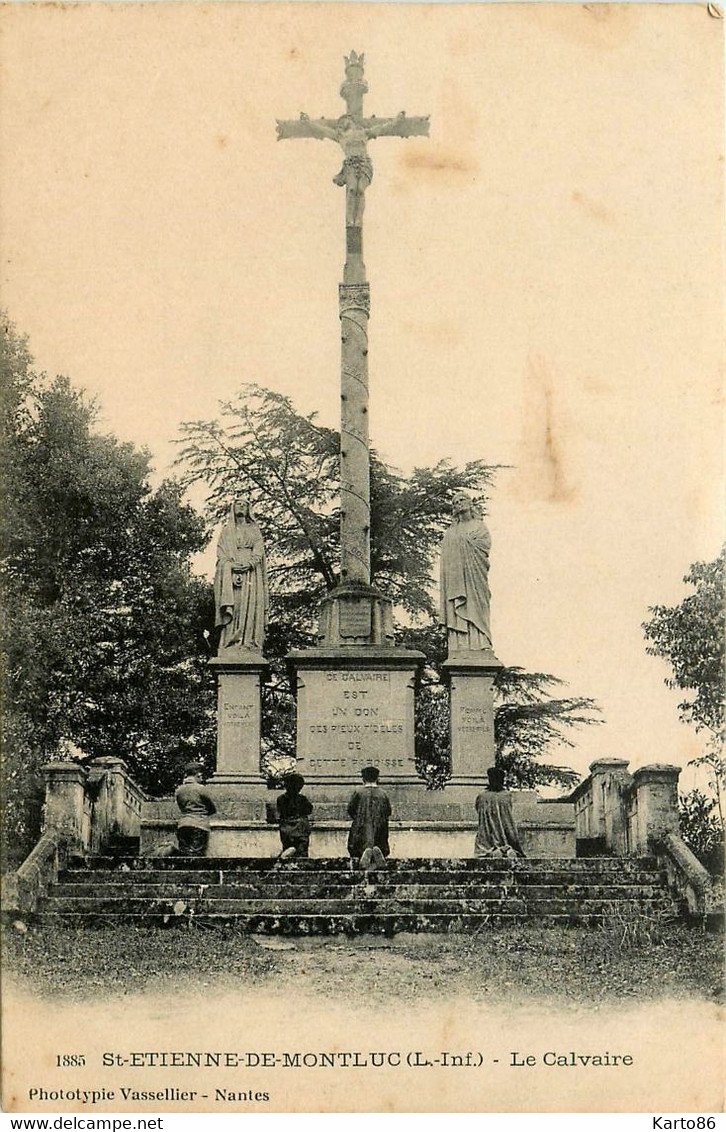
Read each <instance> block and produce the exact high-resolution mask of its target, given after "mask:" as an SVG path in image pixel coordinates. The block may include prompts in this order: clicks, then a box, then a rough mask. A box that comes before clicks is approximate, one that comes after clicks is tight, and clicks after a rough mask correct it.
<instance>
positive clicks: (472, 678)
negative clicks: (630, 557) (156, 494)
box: [210, 51, 574, 857]
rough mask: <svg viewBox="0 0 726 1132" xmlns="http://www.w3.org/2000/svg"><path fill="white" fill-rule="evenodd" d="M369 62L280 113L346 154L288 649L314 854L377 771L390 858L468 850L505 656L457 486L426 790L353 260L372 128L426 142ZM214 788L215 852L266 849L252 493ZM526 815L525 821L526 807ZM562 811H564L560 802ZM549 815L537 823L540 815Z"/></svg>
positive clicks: (554, 823)
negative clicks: (309, 553) (435, 775)
mask: <svg viewBox="0 0 726 1132" xmlns="http://www.w3.org/2000/svg"><path fill="white" fill-rule="evenodd" d="M367 92H368V84H367V82H366V80H365V77H364V56H363V55H358V54H357V53H356V52H355V51H352V52H351V53H350V55H349V56H348V57H347V58H346V59H345V79H344V81H343V85H342V87H341V90H340V94H341V97H342V98H343V100H344V102H345V113H343V114H342V115H341V116H340V117H338V118H317V119H313V118H310V117H309V116H308V115H307V114H304V113H301V114H300V116H299V118H297V119H293V120H283V121H278V123H277V136H278V139H279V140H296V139H300V138H306V139H310V138H316V139H319V140H324V141H331V142H333V143H335V144H336V145H338V146H339V147H340V149H341V150H342V158H343V161H342V166H341V168H340V170H339V172H338V173H337V174H336V175H335V176H334V177H333V183H334V184H335V185H337V186H340V187H341V188H343V189H344V190H345V264H344V267H343V279H342V282H341V283H340V284H339V288H338V314H339V318H340V334H341V354H340V357H341V363H340V399H341V430H340V436H341V441H340V547H341V550H340V555H341V560H340V581H339V584H338V585H337V587H336V588H335V589H334V590H333V591H332V592H331V593H330V594H328V596H327V597H326V598H325V599H324V600H323V602H322V608H321V609H320V616H319V623H318V630H317V640H316V643H315V646H314V647H311V648H307V649H300V650H296V651H294V652H292V653H290V654H289V656H288V658H287V663H288V669H289V674H290V680H291V685H292V687H293V689H294V691H295V695H296V703H297V726H296V758H297V770H298V771H299V772H301V773H302V774H303V775H304V776H305V779H306V782H307V786H306V790H308V791H309V793H310V795H311V797H312V799H313V800H314V804H315V834H314V837H313V843H312V851H313V855H324V854H325V852H326V851H327V853H328V854H329V855H332V854H334V853H337V852H341V851H344V850H342V848H341V847H342V846H343V845H344V837H343V831H344V829H345V827H346V825H347V815H346V804H347V801H348V799H349V797H350V792H351V788H352V787H353V786H355V785H358V783H359V782H360V774H361V770H362V768H363V767H364V766H367V765H371V764H373V765H375V766H377V767H379V769H380V772H381V775H382V778H383V780H384V782H385V786H386V791H387V793H388V794H389V796H390V798H391V801H392V803H393V808H394V819H395V820H394V826H395V825H396V824H398V827H399V828H398V832H397V833H396V832H394V834H393V836H394V850H393V851H394V853H395V852H399V853H401V852H404V853H407V854H408V855H409V856H412V855H416V854H419V855H421V854H427V855H429V854H432V853H437V854H438V855H439V856H449V855H450V856H459V857H461V856H469V855H471V853H472V852H473V832H472V831H473V827H474V825H475V811H474V800H475V798H476V794H477V793H478V792H479V790H481V789H482V787H483V786H484V784H485V783H486V780H487V774H486V772H487V769H488V768H490V767H491V766H493V764H494V760H495V741H494V698H493V685H494V679H495V677H496V673H497V670H498V669H499V668H501V663H500V661H499V660H498V659H497V657H496V656H495V654H494V651H493V648H492V635H491V626H490V612H489V610H490V590H489V577H488V575H489V552H490V549H491V538H490V535H489V531H488V530H487V527H486V525H485V524H484V522H483V520H482V519H481V518H480V517H479V516H478V515H477V514H476V513H475V511H474V508H473V506H472V502H471V500H470V499H469V498H468V497H467V496H466V495H465V494H464V493H460V494H458V495H456V496H455V497H454V499H453V501H452V524H451V527H450V528H449V530H448V531H447V532H446V534H445V536H444V538H443V541H442V544H441V621H442V623H443V624H444V625H445V626H446V631H447V638H448V659H447V660H446V662H445V664H444V676H445V679H446V680H447V682H448V685H449V693H450V707H451V712H450V717H451V724H450V741H451V778H450V780H449V782H448V783H447V785H446V789H445V790H444V791H427V790H426V785H425V783H424V781H423V780H422V779H421V778H420V777H419V775H418V773H417V771H416V761H415V696H416V687H417V683H418V680H419V675H420V671H421V668H422V667H423V664H424V662H425V657H424V655H423V653H420V652H416V651H413V650H410V649H405V648H400V647H397V646H396V644H395V640H394V631H393V609H392V602H391V600H390V599H389V598H388V597H386V595H385V594H382V593H380V592H379V591H378V590H377V589H376V588H375V587H374V586H373V585H372V584H371V568H370V534H371V530H370V523H371V517H370V445H369V430H368V399H369V386H368V323H369V317H370V309H371V302H370V287H369V284H368V281H367V278H366V267H365V263H364V259H363V217H364V213H365V198H366V193H367V191H368V189H369V188H370V186H371V183H372V180H373V163H372V160H371V157H370V154H369V152H368V146H369V143H370V142H372V141H373V140H375V139H376V138H381V137H395V138H410V137H426V136H428V133H429V119H428V117H408V115H407V114H406V113H404V112H401V113H399V114H397V115H396V116H395V117H392V118H379V117H376V116H375V115H370V116H367V115H366V114H365V113H364V110H363V100H364V96H365V95H366V94H367ZM214 589H215V608H216V625H217V628H218V629H219V633H220V637H219V647H218V651H217V655H216V656H215V657H214V658H213V659H212V660H211V661H210V665H211V667H212V669H213V670H214V672H215V675H216V678H217V688H218V712H217V767H216V773H215V775H214V778H213V779H212V782H211V784H210V788H211V789H213V790H215V791H217V792H218V818H217V819H216V821H215V823H213V826H216V829H215V828H213V833H212V843H213V851H214V852H216V853H222V852H226V853H227V854H229V855H234V854H237V853H241V854H242V855H254V854H255V853H256V852H270V851H271V849H272V843H271V840H270V835H272V832H273V831H272V830H270V829H264V814H265V803H266V802H268V801H269V799H270V797H271V795H270V793H269V791H268V790H267V784H266V782H265V781H264V780H263V778H262V776H261V773H260V736H261V722H262V716H261V685H262V683H263V682H264V681H266V680H267V679H268V676H269V666H268V664H267V662H266V660H265V657H264V655H263V646H264V632H265V624H266V618H267V578H266V569H265V554H264V545H263V540H262V535H261V532H260V530H259V528H258V526H257V524H256V523H255V520H254V516H253V514H252V511H251V508H250V504H249V500H247V499H246V498H241V499H238V500H235V501H234V502H232V503H231V507H230V512H229V516H228V519H227V521H226V523H225V524H224V526H223V528H222V531H221V534H220V537H219V542H218V547H217V568H216V573H215V585H214ZM516 793H517V806H518V814H517V816H518V820H520V822H521V821H523V820H524V822H525V824H526V822H527V820H528V819H529V820H530V826H531V828H532V829H534V827H535V826H537V825H539V826H540V827H542V823H543V820H544V818H545V816H546V815H545V813H544V811H545V810H551V812H550V813H549V834H548V843H549V847H550V850H551V851H554V852H555V853H565V854H567V853H570V852H574V813H573V812H572V807H568V806H564V805H562V804H559V805H553V806H546V805H545V806H543V805H542V804H538V799H537V796H536V794H535V793H534V792H533V791H519V792H516ZM535 810H536V811H537V813H536V815H535V813H534V811H535ZM566 811H567V812H566ZM544 824H545V825H547V821H545V823H544Z"/></svg>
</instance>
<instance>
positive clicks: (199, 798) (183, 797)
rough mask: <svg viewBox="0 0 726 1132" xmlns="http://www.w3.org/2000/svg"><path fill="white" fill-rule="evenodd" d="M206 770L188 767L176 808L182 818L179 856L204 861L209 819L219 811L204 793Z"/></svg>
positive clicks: (178, 838) (188, 765)
mask: <svg viewBox="0 0 726 1132" xmlns="http://www.w3.org/2000/svg"><path fill="white" fill-rule="evenodd" d="M203 773H204V767H203V766H202V764H201V763H187V765H186V766H185V768H184V781H183V782H182V784H181V786H180V787H179V789H178V790H177V792H176V804H177V806H178V807H179V809H180V810H181V815H182V816H181V817H180V818H179V820H178V822H177V825H176V839H177V841H178V842H179V852H180V853H181V854H182V855H183V856H185V857H203V856H204V855H205V853H206V852H207V842H208V841H209V818H210V815H211V814H216V812H217V807H216V806H215V804H214V802H213V801H212V799H211V798H210V796H209V794H207V792H206V790H204V789H203V781H204V780H203V778H202V775H203Z"/></svg>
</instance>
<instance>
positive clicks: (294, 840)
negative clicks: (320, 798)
mask: <svg viewBox="0 0 726 1132" xmlns="http://www.w3.org/2000/svg"><path fill="white" fill-rule="evenodd" d="M283 785H284V787H285V793H284V794H281V795H280V797H279V798H278V799H277V815H278V818H279V821H280V841H281V842H282V852H281V853H280V855H279V857H278V860H280V861H286V860H288V858H289V857H307V856H308V849H309V847H310V827H311V821H310V815H311V814H312V812H313V807H312V803H311V801H310V799H309V798H306V797H305V795H304V794H303V793H302V788H303V786H304V785H305V779H304V778H303V776H302V775H301V774H288V775H287V776H286V777H285V780H284V783H283Z"/></svg>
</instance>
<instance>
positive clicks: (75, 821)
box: [42, 762, 88, 854]
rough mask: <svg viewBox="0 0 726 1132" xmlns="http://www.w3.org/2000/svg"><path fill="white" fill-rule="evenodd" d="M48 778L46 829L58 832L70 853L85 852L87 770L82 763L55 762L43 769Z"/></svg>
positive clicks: (46, 780)
mask: <svg viewBox="0 0 726 1132" xmlns="http://www.w3.org/2000/svg"><path fill="white" fill-rule="evenodd" d="M42 770H43V775H44V777H45V821H44V829H45V830H48V831H50V830H55V831H56V832H57V833H58V834H60V836H61V838H62V839H63V841H64V842H65V843H66V845H67V846H68V851H69V852H70V853H71V854H73V853H83V852H84V850H85V848H86V846H85V844H84V837H83V824H84V823H83V803H84V798H85V787H86V780H87V778H88V771H87V770H86V769H85V767H83V766H81V765H80V764H79V763H66V762H52V763H46V764H45V766H44V767H43V768H42Z"/></svg>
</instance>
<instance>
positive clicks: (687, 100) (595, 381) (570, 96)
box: [0, 3, 723, 782]
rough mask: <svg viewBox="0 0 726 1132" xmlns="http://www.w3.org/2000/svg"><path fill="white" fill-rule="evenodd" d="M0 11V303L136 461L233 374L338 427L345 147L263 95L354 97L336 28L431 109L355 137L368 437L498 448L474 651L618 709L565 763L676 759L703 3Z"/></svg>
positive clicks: (705, 91)
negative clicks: (648, 628)
mask: <svg viewBox="0 0 726 1132" xmlns="http://www.w3.org/2000/svg"><path fill="white" fill-rule="evenodd" d="M2 22H3V25H4V37H3V46H2V61H3V65H4V72H5V80H4V88H5V89H4V99H3V105H2V108H0V147H1V148H0V151H1V152H2V155H3V170H2V174H1V176H2V183H1V185H0V190H1V191H0V238H1V240H2V249H3V259H2V276H1V277H0V298H1V300H2V304H3V306H4V307H5V308H6V309H7V311H8V313H9V315H10V317H11V319H13V321H14V322H15V323H16V325H17V327H18V329H19V330H20V331H22V332H23V333H26V334H28V336H29V340H30V348H31V351H32V353H33V355H34V357H35V359H36V363H37V365H38V367H39V368H41V369H45V370H47V371H48V372H49V373H51V374H55V373H65V374H67V375H68V376H69V377H70V378H71V379H72V381H73V382H74V384H76V385H80V386H83V387H84V388H86V389H87V390H88V391H89V392H90V393H92V394H93V395H95V396H97V397H98V400H99V403H100V405H101V409H102V414H101V422H102V426H103V427H104V428H105V429H108V430H109V431H113V432H114V433H115V434H116V435H118V436H119V437H120V438H121V439H124V440H131V441H134V442H135V443H137V444H144V445H147V446H148V447H149V448H150V450H151V452H152V454H153V461H154V466H155V471H156V474H157V475H158V476H162V475H165V474H167V473H168V471H169V469H170V465H171V462H172V460H173V458H174V454H175V449H174V444H173V441H174V438H175V437H176V436H177V432H178V427H179V424H180V422H182V421H185V420H194V419H208V418H212V417H214V416H215V415H216V412H217V405H218V402H219V401H220V400H224V399H226V398H229V397H231V396H232V395H233V394H234V392H235V390H236V389H237V387H238V386H239V384H240V383H241V382H243V381H256V382H259V383H260V384H262V385H266V386H269V387H270V388H272V389H275V390H278V391H280V392H282V393H284V394H286V395H289V396H290V397H292V398H293V400H294V402H295V404H296V405H297V406H298V408H299V409H301V410H302V411H303V412H306V413H307V412H312V411H317V412H319V414H320V419H321V420H322V421H323V422H324V423H326V424H329V425H332V426H337V423H338V421H337V414H338V406H339V384H338V383H339V326H338V316H337V285H338V282H339V281H340V279H341V278H342V262H343V255H344V236H343V231H344V229H343V204H344V202H343V193H342V192H341V190H340V189H338V188H336V187H335V186H333V184H332V177H333V175H334V174H335V173H336V172H337V170H338V168H339V166H340V152H339V150H337V148H336V147H335V146H334V145H333V144H332V143H330V142H319V141H316V140H306V141H300V140H296V141H285V142H277V141H276V134H275V119H276V118H294V117H297V115H298V113H299V112H300V111H301V110H305V111H306V112H308V113H309V114H310V115H311V116H318V115H325V116H331V117H332V116H336V115H337V114H339V113H341V112H342V110H343V103H342V101H341V99H340V98H339V95H338V90H339V87H340V83H341V81H342V79H343V56H344V55H345V54H347V53H348V52H349V51H350V49H351V48H355V49H356V50H358V51H364V52H365V55H366V78H367V80H368V83H369V86H370V93H369V94H368V96H367V99H366V109H367V111H368V112H370V113H376V114H378V115H379V116H384V115H395V114H397V113H398V112H399V111H400V110H406V112H407V113H408V114H410V115H419V114H430V115H431V136H430V138H428V139H407V140H401V139H397V138H382V139H378V140H376V141H374V142H372V143H371V147H370V149H371V156H372V158H373V162H374V169H375V173H374V180H373V184H372V186H371V188H370V190H369V192H368V194H367V204H366V214H365V259H366V264H367V268H368V277H369V280H370V283H371V298H372V312H371V322H370V354H369V369H370V387H371V403H370V422H371V436H372V441H373V443H374V444H375V446H376V448H377V449H378V450H379V452H380V453H381V454H382V456H383V457H384V458H385V459H386V460H388V461H389V462H390V463H392V464H393V465H395V466H397V467H398V468H400V469H402V470H403V471H410V470H411V469H412V468H413V467H414V466H417V465H426V464H431V463H434V462H436V461H438V460H439V459H441V458H443V457H448V458H450V459H452V460H453V461H455V462H464V461H466V460H473V459H484V460H486V461H487V462H489V463H495V464H502V465H505V466H506V467H505V468H503V470H502V471H501V472H500V473H499V475H498V480H497V486H496V489H495V491H494V493H493V495H492V498H491V503H490V509H489V524H490V528H491V532H492V538H493V550H492V566H491V574H490V582H491V587H492V595H493V596H492V620H493V633H494V645H495V649H496V652H497V654H498V656H499V657H500V659H501V660H502V661H503V662H504V663H506V664H511V665H521V666H523V667H526V668H529V669H535V670H539V671H545V672H551V673H555V674H556V675H558V676H559V677H561V678H562V679H564V680H566V681H567V682H568V684H569V690H570V691H571V693H572V694H576V695H585V696H591V697H593V698H594V699H596V700H597V701H598V703H599V704H600V705H601V707H602V709H603V713H604V716H605V719H606V721H607V722H606V724H605V725H603V726H601V727H598V728H591V729H589V730H588V731H586V732H582V733H581V735H580V737H579V739H578V748H577V750H576V751H575V752H564V751H563V752H560V761H567V762H569V764H570V765H572V766H574V767H575V768H576V769H577V770H578V771H581V772H585V771H586V769H587V766H588V764H589V762H590V761H592V760H593V759H595V758H599V757H605V756H614V757H618V758H626V759H629V760H630V762H631V765H632V766H633V767H635V766H639V765H644V764H647V763H653V762H668V763H676V764H679V765H684V764H685V763H686V762H687V760H688V759H689V758H692V757H694V756H696V755H698V754H699V753H700V750H701V747H702V743H701V740H700V738H699V737H697V736H696V735H695V734H694V733H693V732H692V731H691V730H690V729H689V728H688V727H686V726H685V725H683V724H681V723H679V721H678V711H677V704H678V701H679V699H680V698H681V696H680V694H679V693H677V692H674V691H672V690H669V689H667V688H666V687H665V685H664V677H666V676H667V675H668V667H667V665H666V664H665V663H664V662H662V661H660V660H658V659H656V658H653V657H649V656H648V655H647V654H646V652H645V643H644V639H643V633H642V629H641V623H642V622H643V621H644V620H645V619H646V618H647V616H648V607H649V606H651V605H654V604H656V603H658V604H663V603H665V604H673V603H676V602H678V601H680V600H681V598H682V597H683V596H684V594H685V592H686V590H685V587H684V586H683V583H682V577H683V575H684V574H685V573H686V571H687V570H688V567H689V565H690V564H691V563H692V562H694V561H697V560H707V559H711V558H713V557H715V555H716V554H717V552H718V550H719V547H720V544H721V541H722V538H723V520H722V514H723V450H722V435H723V429H722V415H721V403H722V402H721V380H722V361H723V353H722V351H723V199H722V176H723V154H722V54H723V51H722V39H723V36H722V27H721V24H720V21H719V20H717V19H714V18H713V17H712V16H710V15H709V14H708V11H707V9H706V7H705V6H701V5H696V4H694V5H668V6H661V5H655V6H646V5H639V4H628V5H608V4H602V5H600V4H598V5H582V6H581V5H576V4H568V5H550V4H536V5H517V4H497V5H492V6H489V5H461V6H459V5H446V6H437V5H417V4H405V5H400V6H399V5H385V6H384V5H375V4H356V5H352V6H344V5H337V4H301V3H296V4H294V5H283V4H276V3H266V4H263V5H259V6H258V5H255V4H226V3H220V4H212V5H204V4H195V5H179V4H173V3H170V4H163V5H148V6H146V5H128V6H125V5H115V4H114V5H104V6H99V5H79V6H68V5H58V6H55V7H50V6H46V5H37V6H36V5H33V6H27V7H26V6H22V5H15V6H11V7H6V9H5V10H4V11H3V13H2ZM261 519H262V523H263V527H264V516H262V517H261ZM265 537H266V539H267V540H268V542H271V541H274V530H268V529H265ZM684 781H686V782H689V781H690V779H684Z"/></svg>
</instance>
